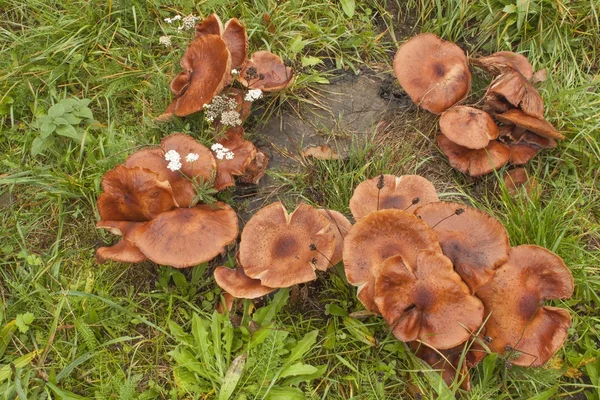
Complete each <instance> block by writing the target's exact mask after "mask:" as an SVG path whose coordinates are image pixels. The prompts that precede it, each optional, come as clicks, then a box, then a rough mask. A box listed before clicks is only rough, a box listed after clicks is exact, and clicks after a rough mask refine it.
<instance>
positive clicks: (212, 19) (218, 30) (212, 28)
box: [196, 14, 223, 37]
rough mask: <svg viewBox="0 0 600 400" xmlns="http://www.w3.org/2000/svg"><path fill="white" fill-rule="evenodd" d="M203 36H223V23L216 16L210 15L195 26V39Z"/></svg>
mask: <svg viewBox="0 0 600 400" xmlns="http://www.w3.org/2000/svg"><path fill="white" fill-rule="evenodd" d="M205 35H217V36H222V35H223V23H222V22H221V18H219V16H218V15H217V14H211V15H209V16H208V17H206V18H204V19H203V20H202V21H201V22H199V23H197V24H196V37H200V36H205Z"/></svg>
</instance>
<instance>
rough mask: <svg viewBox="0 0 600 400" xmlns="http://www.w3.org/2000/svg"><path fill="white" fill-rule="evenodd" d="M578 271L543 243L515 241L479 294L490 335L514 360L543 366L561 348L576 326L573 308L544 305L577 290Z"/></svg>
mask: <svg viewBox="0 0 600 400" xmlns="http://www.w3.org/2000/svg"><path fill="white" fill-rule="evenodd" d="M573 287H574V282H573V276H572V275H571V271H569V269H568V268H567V266H566V265H565V263H564V262H563V260H562V259H561V258H560V257H559V256H557V255H556V254H554V253H552V252H551V251H549V250H546V249H544V248H543V247H539V246H530V245H523V246H517V247H513V248H512V249H511V250H510V254H509V258H508V260H507V261H506V263H505V264H504V265H502V266H501V267H500V268H498V269H497V270H496V274H495V276H494V278H493V279H492V280H491V281H490V282H488V283H487V284H486V285H484V286H482V287H481V288H479V290H478V292H477V297H479V298H480V299H481V301H482V302H483V304H484V306H485V314H486V316H487V315H489V318H488V319H487V322H486V325H485V331H486V335H487V336H489V337H490V338H491V339H493V340H492V342H491V343H490V344H489V346H490V348H492V349H493V350H494V351H496V352H498V353H500V354H505V355H507V359H508V360H509V362H510V363H511V364H514V365H521V366H532V367H538V366H540V365H543V364H545V363H546V362H547V361H548V360H549V359H550V357H552V356H553V355H554V353H556V352H557V351H558V349H559V348H560V347H561V346H562V344H563V342H564V341H565V339H566V337H567V330H568V329H569V327H570V326H571V316H570V315H569V312H568V311H567V310H565V309H562V308H556V307H549V306H544V305H543V303H545V302H546V301H548V300H554V299H565V298H569V297H571V295H572V294H573Z"/></svg>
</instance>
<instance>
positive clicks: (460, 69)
mask: <svg viewBox="0 0 600 400" xmlns="http://www.w3.org/2000/svg"><path fill="white" fill-rule="evenodd" d="M469 63H470V64H472V65H475V66H478V67H480V68H483V69H485V70H486V71H488V72H490V73H492V74H494V75H495V78H494V79H493V81H492V82H491V84H490V86H489V87H488V88H487V91H486V93H485V96H484V98H483V99H482V100H481V101H479V102H478V103H477V104H482V106H481V108H476V107H474V106H466V105H459V103H461V102H462V101H464V100H465V98H466V97H467V96H468V94H469V91H470V88H471V72H470V71H469ZM394 73H395V75H396V77H397V78H398V81H399V83H400V85H401V86H402V88H403V89H404V90H405V91H406V93H407V94H408V95H409V96H410V98H411V99H412V101H413V102H414V103H415V104H417V105H418V106H420V107H422V108H424V109H425V110H428V111H430V112H432V113H434V114H440V120H439V125H440V131H441V132H440V134H439V135H438V137H437V142H438V145H439V146H440V148H441V150H442V152H443V153H444V154H445V155H446V157H448V161H449V163H450V165H451V166H452V167H453V168H455V169H457V170H459V171H461V172H462V173H464V174H468V175H470V176H474V177H476V176H482V175H485V174H488V173H490V172H492V171H494V170H497V169H498V168H500V167H502V166H503V165H505V164H506V163H508V162H510V163H512V164H514V165H523V164H525V163H527V162H528V161H529V160H531V159H532V158H533V157H534V156H535V155H536V154H537V153H538V152H539V151H540V150H541V149H545V148H553V147H556V140H558V139H564V136H563V135H562V134H561V133H560V132H558V131H557V130H556V128H554V126H552V124H550V123H549V122H548V121H546V120H545V119H544V101H543V99H542V97H541V96H540V94H539V92H538V91H537V90H536V89H535V87H534V86H533V83H534V82H539V81H541V80H543V79H544V78H543V77H542V75H543V74H541V73H540V71H538V72H537V73H535V74H534V72H533V68H532V66H531V64H530V63H529V61H528V60H527V58H526V57H524V56H523V55H520V54H517V53H513V52H509V51H501V52H498V53H494V54H492V55H490V56H488V57H482V58H475V59H470V60H468V59H467V56H466V55H465V53H464V52H463V50H462V49H461V48H460V47H458V46H457V45H456V44H454V43H451V42H448V41H445V40H442V39H440V38H439V37H437V36H436V35H434V34H432V33H424V34H420V35H417V36H415V37H413V38H411V39H410V40H408V41H407V42H405V43H404V44H403V45H402V46H400V48H399V49H398V51H397V53H396V56H395V58H394Z"/></svg>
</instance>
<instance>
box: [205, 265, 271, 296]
mask: <svg viewBox="0 0 600 400" xmlns="http://www.w3.org/2000/svg"><path fill="white" fill-rule="evenodd" d="M214 275H215V282H217V285H219V286H220V287H221V289H223V290H225V291H226V292H227V293H229V294H231V295H232V296H234V297H236V298H238V299H256V298H257V297H262V296H264V295H266V294H269V293H271V292H273V291H275V290H276V289H274V288H270V287H267V286H263V285H262V284H261V283H260V281H259V280H258V279H252V278H248V276H247V275H246V274H245V273H244V270H243V269H242V268H240V267H238V268H227V267H217V268H215V272H214Z"/></svg>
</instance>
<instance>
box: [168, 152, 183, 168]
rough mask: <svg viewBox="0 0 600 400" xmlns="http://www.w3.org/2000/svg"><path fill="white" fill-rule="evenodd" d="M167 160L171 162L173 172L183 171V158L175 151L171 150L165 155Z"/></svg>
mask: <svg viewBox="0 0 600 400" xmlns="http://www.w3.org/2000/svg"><path fill="white" fill-rule="evenodd" d="M165 160H167V161H169V165H167V168H169V169H170V170H171V171H173V172H175V171H179V170H180V169H181V156H180V155H179V153H178V152H177V151H175V150H169V151H167V152H166V153H165Z"/></svg>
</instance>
